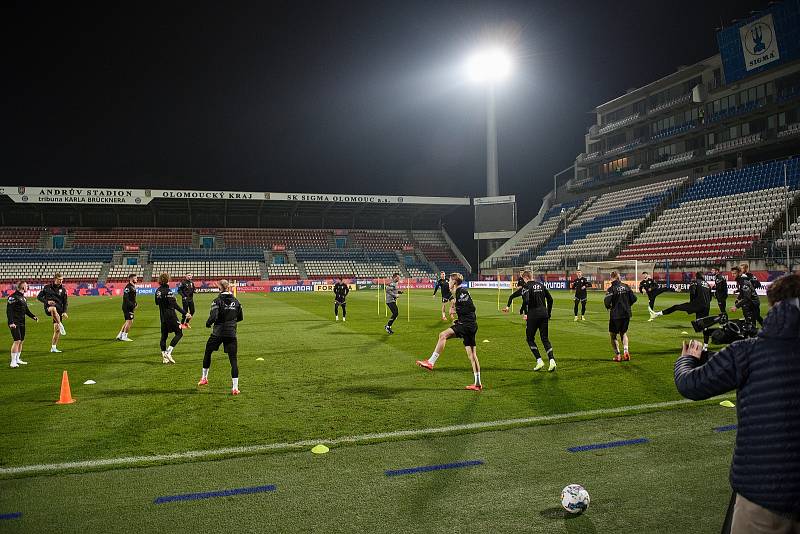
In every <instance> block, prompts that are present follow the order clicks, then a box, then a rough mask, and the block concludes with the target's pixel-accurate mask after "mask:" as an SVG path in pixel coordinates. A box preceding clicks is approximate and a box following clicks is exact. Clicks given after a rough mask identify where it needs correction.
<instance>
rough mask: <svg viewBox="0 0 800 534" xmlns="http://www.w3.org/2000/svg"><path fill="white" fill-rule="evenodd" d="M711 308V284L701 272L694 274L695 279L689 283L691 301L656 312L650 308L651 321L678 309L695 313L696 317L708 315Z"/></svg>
mask: <svg viewBox="0 0 800 534" xmlns="http://www.w3.org/2000/svg"><path fill="white" fill-rule="evenodd" d="M710 309H711V286H710V285H709V284H708V282H706V280H705V275H704V274H703V273H701V272H696V273H695V274H694V280H692V282H691V283H690V284H689V302H684V303H683V304H676V305H675V306H670V307H669V308H667V309H666V310H664V311H660V312H654V311H653V310H650V321H652V320H653V319H655V318H657V317H661V316H662V315H669V314H671V313H675V312H676V311H682V312H686V313H688V314H692V313H693V314H694V315H695V319H700V318H701V317H708V314H709V311H710Z"/></svg>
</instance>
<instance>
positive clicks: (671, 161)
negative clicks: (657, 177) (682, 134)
mask: <svg viewBox="0 0 800 534" xmlns="http://www.w3.org/2000/svg"><path fill="white" fill-rule="evenodd" d="M692 158H694V151H691V152H684V153H683V154H676V155H674V156H670V157H668V158H667V159H665V160H664V161H659V162H657V163H653V164H651V165H650V170H653V171H654V170H657V169H664V168H666V167H672V166H674V165H680V164H681V163H686V162H687V161H691V159H692Z"/></svg>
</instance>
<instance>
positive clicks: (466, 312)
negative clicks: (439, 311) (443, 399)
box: [417, 273, 483, 391]
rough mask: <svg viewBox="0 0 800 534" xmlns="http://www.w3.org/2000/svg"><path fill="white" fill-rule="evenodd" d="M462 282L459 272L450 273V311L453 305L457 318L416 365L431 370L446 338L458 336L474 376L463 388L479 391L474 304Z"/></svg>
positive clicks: (480, 386) (476, 323) (476, 325)
mask: <svg viewBox="0 0 800 534" xmlns="http://www.w3.org/2000/svg"><path fill="white" fill-rule="evenodd" d="M463 282H464V277H463V276H461V275H460V274H459V273H453V274H451V275H450V282H449V284H448V286H449V289H450V292H451V293H452V294H453V295H454V296H453V302H454V304H453V305H452V306H451V309H450V311H451V313H452V311H453V309H452V308H453V307H455V312H456V315H458V319H456V321H455V322H454V323H453V326H451V327H450V328H448V329H447V330H444V331H442V332H440V333H439V341H437V342H436V348H435V349H434V350H433V354H431V356H430V358H428V359H427V360H417V365H418V366H420V367H422V368H423V369H427V370H428V371H433V366H434V365H436V360H438V359H439V355H440V354H441V353H442V352H444V347H445V345H446V344H447V340H448V339H450V338H451V337H459V338H461V339H462V340H464V349H465V350H466V351H467V358H469V362H470V364H472V374H473V375H474V377H475V382H474V383H473V384H471V385H469V386H467V387H466V388H465V389H469V390H472V391H481V390H482V389H483V385H482V384H481V364H480V362H479V361H478V347H477V343H476V341H475V334H477V333H478V321H477V318H476V316H475V304H474V303H473V302H472V297H471V296H470V294H469V291H467V290H466V288H463V287H461V284H462V283H463Z"/></svg>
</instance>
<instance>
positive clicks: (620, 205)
mask: <svg viewBox="0 0 800 534" xmlns="http://www.w3.org/2000/svg"><path fill="white" fill-rule="evenodd" d="M769 11H770V13H771V16H772V17H774V19H775V20H776V22H775V24H785V25H786V27H787V28H793V30H791V31H792V32H794V33H792V34H791V36H792V39H793V42H792V43H789V44H787V45H786V50H785V51H783V52H781V56H780V59H779V60H778V59H776V60H770V61H768V62H765V64H762V65H760V66H758V67H754V66H747V67H746V66H745V62H744V60H743V58H742V54H743V52H742V47H741V43H740V40H739V39H740V37H739V28H740V27H741V26H742V25H743V24H747V23H748V21H743V22H741V23H739V24H737V25H734V26H732V27H730V28H726V29H723V30H720V31H719V32H718V34H717V40H718V42H719V45H720V51H721V53H720V54H717V55H715V56H712V57H709V58H707V59H705V60H703V61H700V62H698V63H695V64H693V65H689V66H682V67H680V68H678V70H677V71H676V72H674V73H672V74H669V75H668V76H665V77H663V78H661V79H659V80H656V81H653V82H652V83H649V84H647V85H645V86H643V87H639V88H636V89H630V90H628V91H627V92H626V93H625V94H623V95H620V96H619V97H617V98H615V99H613V100H611V101H609V102H606V103H603V104H601V105H599V106H597V107H596V108H595V109H594V110H593V115H594V117H596V120H595V122H594V124H592V125H591V126H590V127H589V128H588V131H587V132H586V133H585V134H584V138H585V139H584V141H585V149H584V151H583V152H582V153H581V154H579V155H578V156H577V157H576V158H575V161H574V163H573V165H572V166H571V167H570V168H569V172H564V171H562V172H561V173H559V174H557V175H556V180H555V183H556V186H555V188H554V190H553V191H552V192H551V193H550V194H548V195H547V196H546V197H545V198H544V199H543V202H542V206H541V208H540V210H539V213H538V215H537V216H536V217H535V218H534V219H533V220H531V221H530V222H529V223H528V224H526V225H525V226H524V227H523V228H522V229H521V230H520V231H519V232H518V233H517V234H516V235H515V236H514V237H512V238H511V239H509V240H508V241H507V242H506V243H504V244H503V245H502V246H501V247H499V248H498V249H497V250H496V251H495V252H494V253H493V254H492V255H490V256H489V257H488V258H486V259H485V260H484V261H482V262H481V265H480V267H481V272H482V274H488V275H493V274H498V273H508V271H509V269H512V268H513V269H516V268H522V267H525V266H527V267H530V268H533V269H535V270H536V271H539V272H550V271H552V272H559V271H560V272H562V273H563V272H564V271H565V270H569V269H574V268H576V267H577V265H578V264H579V263H580V262H585V261H612V260H643V261H646V262H649V263H655V264H656V268H660V269H668V268H669V266H670V265H674V266H686V267H692V266H697V267H700V266H709V265H725V264H726V263H728V262H735V261H741V260H743V259H747V260H749V261H752V262H756V263H759V264H760V265H763V267H764V268H769V267H770V266H775V267H780V268H786V263H789V264H792V263H793V262H792V259H791V258H793V257H796V254H797V252H798V237H797V236H798V227H800V223H799V221H800V217H799V216H798V215H799V213H800V196H799V195H800V157H798V156H800V52H798V50H797V48H800V45H798V44H797V43H800V39H798V34H797V31H798V30H797V25H796V24H790V22H791V20H796V19H791V17H796V14H794V13H793V12H792V11H791V9H790V8H789V7H787V6H786V5H784V4H775V5H774V6H773V7H771V8H770V10H769ZM760 16H763V14H762V15H760ZM787 21H788V22H787ZM751 22H752V21H751ZM792 39H788V40H785V41H786V42H787V43H788V41H789V40H792ZM753 65H755V64H753ZM565 175H567V176H565ZM787 221H788V222H787ZM787 245H788V256H789V257H788V258H787ZM791 266H792V265H789V267H791Z"/></svg>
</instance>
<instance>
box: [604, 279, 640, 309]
mask: <svg viewBox="0 0 800 534" xmlns="http://www.w3.org/2000/svg"><path fill="white" fill-rule="evenodd" d="M634 302H636V294H635V293H634V292H633V291H632V290H631V288H630V287H628V286H627V285H626V284H623V283H622V282H620V281H619V280H614V281H613V282H611V286H610V287H609V288H608V291H606V296H605V298H604V299H603V303H604V304H605V306H606V309H607V310H609V311H610V312H611V318H612V319H630V318H631V315H632V313H631V306H632V305H633V303H634Z"/></svg>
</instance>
